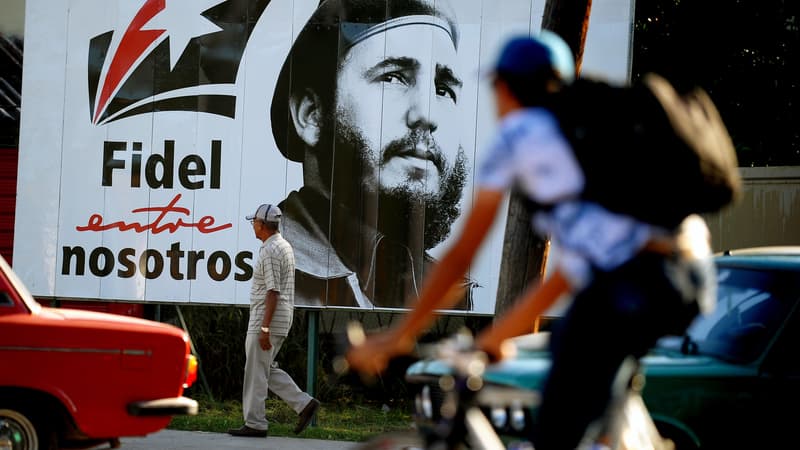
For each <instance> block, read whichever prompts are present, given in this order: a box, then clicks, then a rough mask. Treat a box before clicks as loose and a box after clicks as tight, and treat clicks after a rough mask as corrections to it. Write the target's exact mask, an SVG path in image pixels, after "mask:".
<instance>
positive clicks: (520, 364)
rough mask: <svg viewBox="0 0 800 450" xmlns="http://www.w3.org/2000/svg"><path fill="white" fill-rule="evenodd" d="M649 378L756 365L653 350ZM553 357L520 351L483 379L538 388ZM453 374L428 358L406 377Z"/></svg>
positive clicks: (647, 363) (646, 364) (646, 362)
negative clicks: (744, 364)
mask: <svg viewBox="0 0 800 450" xmlns="http://www.w3.org/2000/svg"><path fill="white" fill-rule="evenodd" d="M641 365H642V368H643V370H644V374H645V377H646V378H658V377H662V376H667V377H669V376H674V375H675V374H676V373H680V374H682V375H685V376H692V375H693V374H695V375H704V376H709V375H713V374H727V375H728V376H730V375H731V374H746V373H749V372H751V371H752V370H753V369H752V368H751V367H747V366H741V365H736V364H731V363H728V362H725V361H722V360H720V359H718V358H715V357H713V356H707V355H685V354H682V353H680V352H668V353H664V354H661V353H651V354H649V355H647V356H645V357H643V358H642V359H641ZM549 369H550V359H549V357H548V353H547V352H546V351H539V350H535V351H528V350H522V351H519V353H518V354H517V356H516V357H514V358H512V359H507V360H504V361H501V362H499V363H496V364H491V365H489V366H488V367H487V368H486V372H485V373H484V380H485V381H486V382H487V383H491V384H496V385H504V386H510V387H518V388H522V389H539V388H541V386H542V383H543V381H544V378H545V376H546V375H547V371H548V370H549ZM451 374H453V369H452V368H451V367H449V366H448V365H447V364H446V363H444V362H443V361H440V360H435V359H427V360H422V361H418V362H416V363H414V364H412V365H411V366H409V368H408V370H407V371H406V377H407V379H409V380H410V381H415V380H416V381H418V382H427V381H430V380H431V379H435V378H439V377H441V376H443V375H451Z"/></svg>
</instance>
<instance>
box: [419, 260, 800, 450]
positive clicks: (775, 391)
mask: <svg viewBox="0 0 800 450" xmlns="http://www.w3.org/2000/svg"><path fill="white" fill-rule="evenodd" d="M715 259H716V264H717V268H718V287H717V305H716V308H715V309H714V311H713V313H711V314H708V315H706V316H702V317H699V318H698V319H697V320H695V321H694V323H693V324H692V325H691V326H690V328H689V329H688V331H687V333H686V334H685V335H684V336H670V337H667V338H664V339H662V340H660V341H659V342H658V343H657V345H656V346H655V347H654V348H653V349H652V351H651V352H650V353H649V354H648V355H647V356H646V357H644V358H643V359H642V361H641V369H642V372H643V374H644V387H643V389H642V391H641V393H642V397H643V399H644V402H645V405H646V406H647V409H648V411H649V412H650V416H651V418H652V419H653V421H654V422H655V424H656V426H657V428H658V430H659V432H660V433H661V435H662V436H664V437H666V438H669V439H671V440H672V441H673V442H674V443H675V447H676V448H677V449H678V450H684V449H731V448H753V449H767V448H796V447H798V444H791V442H793V440H794V439H795V435H796V433H795V429H794V427H795V426H798V424H800V409H798V407H799V406H800V306H799V305H800V247H763V248H752V249H742V250H734V251H728V252H725V253H724V254H719V255H717V256H716V257H715ZM546 336H547V333H537V334H535V335H529V336H525V337H523V338H521V339H520V340H519V341H518V345H517V347H518V354H517V356H516V358H514V359H511V360H507V361H503V362H501V363H499V364H495V365H491V366H489V367H488V368H487V370H486V372H485V373H484V375H483V378H484V386H483V388H482V389H481V391H480V392H479V393H478V395H477V396H476V401H477V402H478V404H479V405H480V406H481V409H482V410H483V412H484V413H485V414H486V416H487V418H488V419H489V421H490V422H491V423H492V425H493V427H494V428H495V430H496V431H497V432H498V434H499V435H500V436H502V437H503V438H504V440H505V441H509V440H513V439H524V437H525V436H526V435H527V434H528V433H529V430H530V427H531V425H532V422H533V420H534V419H535V410H536V403H537V400H538V390H539V389H540V388H541V384H542V381H543V379H544V376H545V375H546V373H547V370H548V368H549V363H548V358H547V352H546V350H545V348H546ZM449 373H450V369H449V368H448V367H447V366H445V365H443V364H441V362H439V361H436V360H423V361H419V362H417V363H415V364H413V365H412V366H410V367H409V369H408V371H407V373H406V379H407V381H408V382H409V383H410V384H411V385H414V386H416V392H417V402H416V403H417V410H418V411H417V413H416V414H415V417H416V421H417V425H418V426H417V428H418V429H419V430H420V431H421V434H422V435H423V437H424V436H425V434H426V433H428V432H429V431H430V432H435V430H436V424H437V423H438V422H440V414H439V405H441V401H442V398H443V397H442V393H441V389H440V388H439V386H440V385H441V382H440V379H441V378H442V377H445V376H447V375H448V374H449ZM587 376H591V373H587Z"/></svg>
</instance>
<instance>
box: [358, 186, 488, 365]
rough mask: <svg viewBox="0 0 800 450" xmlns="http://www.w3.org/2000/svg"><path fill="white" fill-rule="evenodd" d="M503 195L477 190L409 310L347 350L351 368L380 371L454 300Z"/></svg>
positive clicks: (406, 350) (410, 344)
mask: <svg viewBox="0 0 800 450" xmlns="http://www.w3.org/2000/svg"><path fill="white" fill-rule="evenodd" d="M503 197H504V192H503V191H497V190H492V189H479V190H478V192H477V194H476V196H475V202H474V204H473V207H472V209H471V210H470V212H469V215H468V216H467V220H466V223H465V225H464V228H463V229H462V231H461V234H460V235H459V236H458V238H457V239H456V240H455V242H454V243H453V244H452V245H451V246H450V247H449V248H448V250H447V252H446V253H445V255H444V256H443V257H442V258H441V259H440V260H439V261H438V262H437V263H436V265H435V266H434V268H433V270H432V272H431V273H430V274H429V275H428V276H427V278H426V279H425V282H424V284H423V286H422V290H421V291H420V296H419V298H418V299H417V301H416V302H415V303H413V305H412V309H411V311H410V312H409V313H408V314H406V315H405V316H403V318H402V319H401V321H400V322H399V323H398V324H397V325H396V326H395V327H393V328H392V329H391V330H389V331H387V332H385V333H379V334H377V335H373V336H370V337H369V338H368V339H367V341H366V342H365V343H364V344H362V345H360V346H358V347H354V348H352V349H351V350H350V352H348V360H349V362H350V365H351V366H352V367H353V368H354V369H356V370H359V371H362V372H380V371H382V370H383V369H384V368H385V366H386V364H387V362H388V360H389V359H391V358H392V357H394V356H397V355H400V354H404V353H409V352H410V351H411V350H412V349H413V346H414V341H415V339H416V337H417V336H418V335H419V334H421V333H422V332H423V331H424V330H425V329H426V328H427V327H428V326H429V325H430V324H431V323H432V322H433V320H434V318H435V315H434V311H435V310H438V309H446V308H448V307H450V306H453V305H454V304H455V303H456V302H457V301H458V296H457V295H453V294H454V292H455V290H456V288H457V286H458V285H459V284H460V283H461V282H462V281H463V278H464V275H465V274H466V272H467V269H468V268H469V265H470V263H471V262H472V258H473V257H474V256H475V254H476V253H477V251H478V249H479V248H480V246H481V243H482V242H483V239H484V237H485V236H486V234H487V233H488V231H489V228H491V226H492V224H493V223H494V220H495V216H496V215H497V211H498V210H499V209H500V205H501V203H502V200H503Z"/></svg>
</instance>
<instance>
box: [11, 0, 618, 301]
mask: <svg viewBox="0 0 800 450" xmlns="http://www.w3.org/2000/svg"><path fill="white" fill-rule="evenodd" d="M631 1H632V0H605V1H599V2H594V3H595V4H594V6H593V11H592V18H591V23H590V29H589V35H588V39H587V45H586V54H585V58H584V72H587V71H588V72H592V73H595V74H601V75H603V76H605V77H608V78H611V79H618V80H625V79H627V76H628V72H629V59H630V58H629V52H630V40H631V25H630V24H631V17H632V6H631ZM543 9H544V0H534V1H532V2H531V1H529V0H526V1H522V0H504V1H502V2H497V1H494V0H452V3H448V2H446V1H444V0H435V1H434V0H426V1H420V0H403V1H401V0H376V1H373V2H368V1H349V0H325V1H323V2H321V3H320V2H319V1H318V0H303V1H301V0H28V1H27V5H26V22H25V59H24V67H23V100H22V106H23V108H22V124H21V132H20V153H19V177H18V197H17V210H16V224H15V239H14V269H15V270H16V271H17V272H18V273H19V274H20V276H21V277H22V279H23V280H24V281H25V282H26V283H27V285H28V286H29V288H30V290H31V291H32V293H33V294H34V295H36V296H39V297H45V298H48V297H51V298H81V299H102V300H118V301H137V302H159V303H169V302H174V303H205V304H247V303H249V291H250V279H251V277H252V266H253V264H254V259H253V255H254V254H257V251H258V247H259V246H260V244H261V242H260V241H258V240H257V239H256V237H255V235H254V232H253V228H252V226H251V224H250V223H249V222H247V221H246V220H245V216H246V215H248V214H252V213H253V212H254V211H255V209H256V208H257V207H258V206H259V205H260V204H262V203H272V204H276V205H279V207H280V208H281V209H282V212H283V219H282V222H281V232H282V234H283V235H284V237H285V238H286V239H287V240H288V241H289V242H290V243H291V244H292V246H293V247H294V251H295V257H296V264H297V277H296V284H297V292H296V298H295V301H296V303H297V305H301V306H307V307H329V308H336V307H341V308H378V309H388V308H402V307H403V306H404V305H405V304H406V303H405V302H406V301H407V299H408V298H409V296H410V295H413V294H414V293H415V292H416V290H417V289H418V288H419V285H420V283H421V281H422V280H423V279H424V276H425V273H426V270H427V269H428V268H429V267H430V264H432V263H435V261H436V259H437V256H438V255H441V252H442V250H443V249H444V248H445V247H446V246H447V245H448V242H449V239H452V238H453V236H454V234H456V233H458V230H459V228H460V226H461V217H462V213H463V212H464V211H465V210H467V209H468V208H469V207H470V204H471V201H472V194H473V189H474V177H475V172H476V165H477V164H479V163H480V161H481V151H482V147H483V146H484V143H485V142H486V141H487V140H488V138H489V136H490V134H491V132H492V130H493V128H494V125H495V121H496V119H495V113H494V105H493V102H492V98H491V95H490V94H491V93H490V90H489V86H488V83H487V81H486V80H485V79H484V78H482V76H481V73H482V70H485V69H486V68H487V67H490V66H491V64H492V62H493V61H494V58H495V55H496V53H497V51H498V48H499V46H500V45H501V44H502V42H503V41H504V40H505V39H506V38H508V37H509V36H511V35H514V34H520V33H523V34H527V33H531V32H535V31H536V30H538V29H539V27H540V24H541V19H542V13H543ZM504 222H505V214H504V213H503V215H502V217H499V220H498V221H497V223H496V226H495V227H494V229H493V230H492V233H491V238H490V239H489V240H488V242H486V243H485V244H484V246H483V247H482V249H481V253H480V254H479V256H478V258H477V259H476V261H475V263H474V264H473V265H472V266H471V268H470V270H469V273H468V274H467V276H466V277H465V279H464V283H463V286H462V292H461V294H462V301H461V302H459V304H458V306H457V307H456V309H458V310H460V311H466V312H469V313H477V314H487V313H492V312H493V311H494V303H495V301H494V298H495V293H496V290H497V280H498V275H499V270H500V257H501V249H502V239H503V230H504V227H505V223H504Z"/></svg>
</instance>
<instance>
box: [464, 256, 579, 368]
mask: <svg viewBox="0 0 800 450" xmlns="http://www.w3.org/2000/svg"><path fill="white" fill-rule="evenodd" d="M569 290H570V286H569V282H568V281H567V279H566V278H565V277H564V275H563V274H562V273H561V271H558V270H556V271H555V272H554V273H553V274H552V275H551V276H550V277H549V278H548V279H546V280H545V281H544V283H542V284H541V285H538V284H534V285H531V286H529V287H528V289H526V290H525V293H524V294H523V295H522V296H521V297H520V298H519V299H518V300H517V302H516V303H515V304H514V306H513V307H512V308H511V309H509V310H507V311H506V312H504V313H503V316H502V317H500V318H498V319H496V320H495V322H494V323H493V324H492V326H491V327H490V328H488V329H487V330H485V331H483V332H481V333H480V334H479V335H478V337H477V339H476V340H475V344H476V346H477V347H478V348H480V349H481V350H483V351H485V352H486V353H488V354H489V355H490V356H491V357H492V358H493V359H496V360H497V359H502V358H503V357H504V356H508V355H507V354H505V353H506V352H505V351H504V348H503V342H504V341H505V340H506V339H508V338H511V337H515V336H520V335H522V334H525V333H530V331H531V329H532V328H533V321H534V320H535V319H536V318H537V317H539V316H541V315H542V314H543V313H544V312H545V311H547V310H548V308H550V307H551V306H552V305H553V304H554V303H555V302H556V300H558V298H559V297H561V295H562V294H564V293H565V292H568V291H569Z"/></svg>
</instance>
